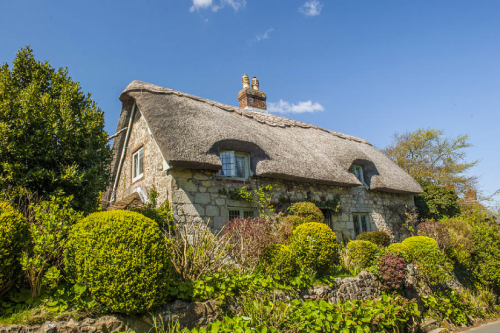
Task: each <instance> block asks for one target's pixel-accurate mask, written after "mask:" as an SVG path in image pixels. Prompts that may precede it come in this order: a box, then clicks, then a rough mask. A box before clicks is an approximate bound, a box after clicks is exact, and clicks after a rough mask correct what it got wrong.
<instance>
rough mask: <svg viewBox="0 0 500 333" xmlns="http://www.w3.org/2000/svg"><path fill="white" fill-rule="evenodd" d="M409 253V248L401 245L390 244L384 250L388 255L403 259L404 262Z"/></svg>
mask: <svg viewBox="0 0 500 333" xmlns="http://www.w3.org/2000/svg"><path fill="white" fill-rule="evenodd" d="M409 251H410V248H409V247H408V246H407V245H405V244H402V243H394V244H391V245H389V246H388V247H387V249H386V253H389V254H391V255H393V256H401V257H403V258H405V259H406V260H408V259H409V257H408V253H409Z"/></svg>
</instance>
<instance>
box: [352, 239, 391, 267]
mask: <svg viewBox="0 0 500 333" xmlns="http://www.w3.org/2000/svg"><path fill="white" fill-rule="evenodd" d="M346 251H347V255H348V257H349V261H350V262H351V263H352V264H354V265H357V266H359V267H360V268H361V269H363V268H368V267H371V266H373V265H375V264H376V259H377V256H378V255H379V254H380V253H381V251H382V248H381V247H380V246H378V245H376V244H374V243H372V242H369V241H364V240H355V241H352V242H349V243H347V246H346Z"/></svg>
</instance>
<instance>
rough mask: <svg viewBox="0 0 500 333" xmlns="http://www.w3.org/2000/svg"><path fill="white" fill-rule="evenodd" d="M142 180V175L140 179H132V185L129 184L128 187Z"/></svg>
mask: <svg viewBox="0 0 500 333" xmlns="http://www.w3.org/2000/svg"><path fill="white" fill-rule="evenodd" d="M143 179H144V174H143V175H142V176H141V177H140V178H137V179H132V183H131V184H130V186H132V185H134V184H136V183H138V182H140V181H141V180H143Z"/></svg>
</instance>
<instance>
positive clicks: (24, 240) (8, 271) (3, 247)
mask: <svg viewBox="0 0 500 333" xmlns="http://www.w3.org/2000/svg"><path fill="white" fill-rule="evenodd" d="M28 240H29V232H28V223H27V222H26V220H25V219H24V217H23V216H22V215H21V213H19V212H18V211H17V210H16V209H14V208H13V207H12V206H11V205H9V204H8V203H6V202H3V201H0V299H1V298H2V296H3V295H4V294H6V293H7V292H8V291H9V289H10V288H11V287H12V286H13V285H14V284H15V283H16V282H17V278H18V277H19V273H20V271H21V264H20V262H19V260H20V258H21V254H22V252H23V251H24V250H25V248H26V246H27V244H28Z"/></svg>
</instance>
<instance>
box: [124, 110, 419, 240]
mask: <svg viewBox="0 0 500 333" xmlns="http://www.w3.org/2000/svg"><path fill="white" fill-rule="evenodd" d="M141 147H143V148H144V176H143V178H142V179H139V180H138V181H136V182H132V154H133V153H134V152H135V151H136V150H137V149H140V148H141ZM265 185H276V187H275V192H274V201H275V202H279V201H281V202H284V201H285V202H297V201H304V200H313V201H317V202H324V201H329V200H333V199H334V198H335V197H336V196H339V197H340V211H339V212H337V213H336V214H332V218H331V221H327V223H329V224H330V226H331V227H332V229H333V230H334V231H335V232H336V233H337V237H338V239H339V240H346V239H347V238H354V237H355V232H354V224H353V214H354V213H366V214H368V216H369V224H370V230H372V231H373V230H385V231H388V232H390V233H392V235H393V239H394V240H396V241H397V240H400V239H402V238H404V237H405V236H406V234H404V232H405V230H404V229H402V228H401V225H402V220H403V219H404V214H401V212H398V211H396V210H395V209H394V207H396V206H398V207H400V208H401V207H404V206H405V205H407V206H410V207H411V206H413V205H414V203H413V196H412V195H400V194H390V193H383V192H374V191H370V190H366V189H365V188H363V187H358V188H342V187H339V186H328V185H320V184H314V183H303V182H294V181H284V180H277V179H269V178H263V177H255V176H254V177H251V178H250V180H249V181H246V182H243V181H236V180H232V179H223V178H220V177H218V176H217V174H216V172H214V171H203V170H201V171H200V170H181V169H172V168H169V166H168V164H167V163H166V162H165V160H164V159H163V156H162V154H161V152H160V150H159V148H158V145H157V144H156V142H155V141H154V138H153V137H152V135H151V133H150V132H149V129H148V126H147V123H146V120H145V119H144V117H143V116H142V115H141V113H140V111H139V110H137V112H136V114H135V117H134V121H133V129H132V131H131V133H130V138H129V143H128V148H127V152H126V157H125V160H124V163H123V168H122V171H121V174H120V177H119V182H118V186H117V190H116V201H117V202H119V201H120V200H123V199H125V198H127V197H128V196H130V195H131V194H132V193H134V192H139V194H140V195H141V197H142V198H143V199H145V198H147V195H148V193H149V191H150V190H151V189H152V188H155V189H156V190H157V191H158V192H159V194H160V196H159V197H158V203H162V202H163V201H164V200H165V199H169V201H170V202H171V204H172V208H173V210H174V213H175V216H176V218H181V219H182V218H183V217H186V218H188V219H193V220H196V221H201V220H207V219H209V220H210V223H211V226H212V228H213V229H216V230H217V229H221V228H222V226H223V225H224V224H225V223H226V222H227V221H228V220H229V216H228V210H229V209H231V208H232V209H245V210H253V213H254V216H258V215H259V212H258V205H257V203H256V202H247V201H241V200H232V199H231V198H230V197H229V196H228V195H227V192H228V191H231V190H233V189H239V188H242V187H243V186H246V187H247V189H248V190H250V191H252V192H253V190H256V189H258V188H259V186H265ZM225 193H226V194H225ZM255 199H257V198H255Z"/></svg>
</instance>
